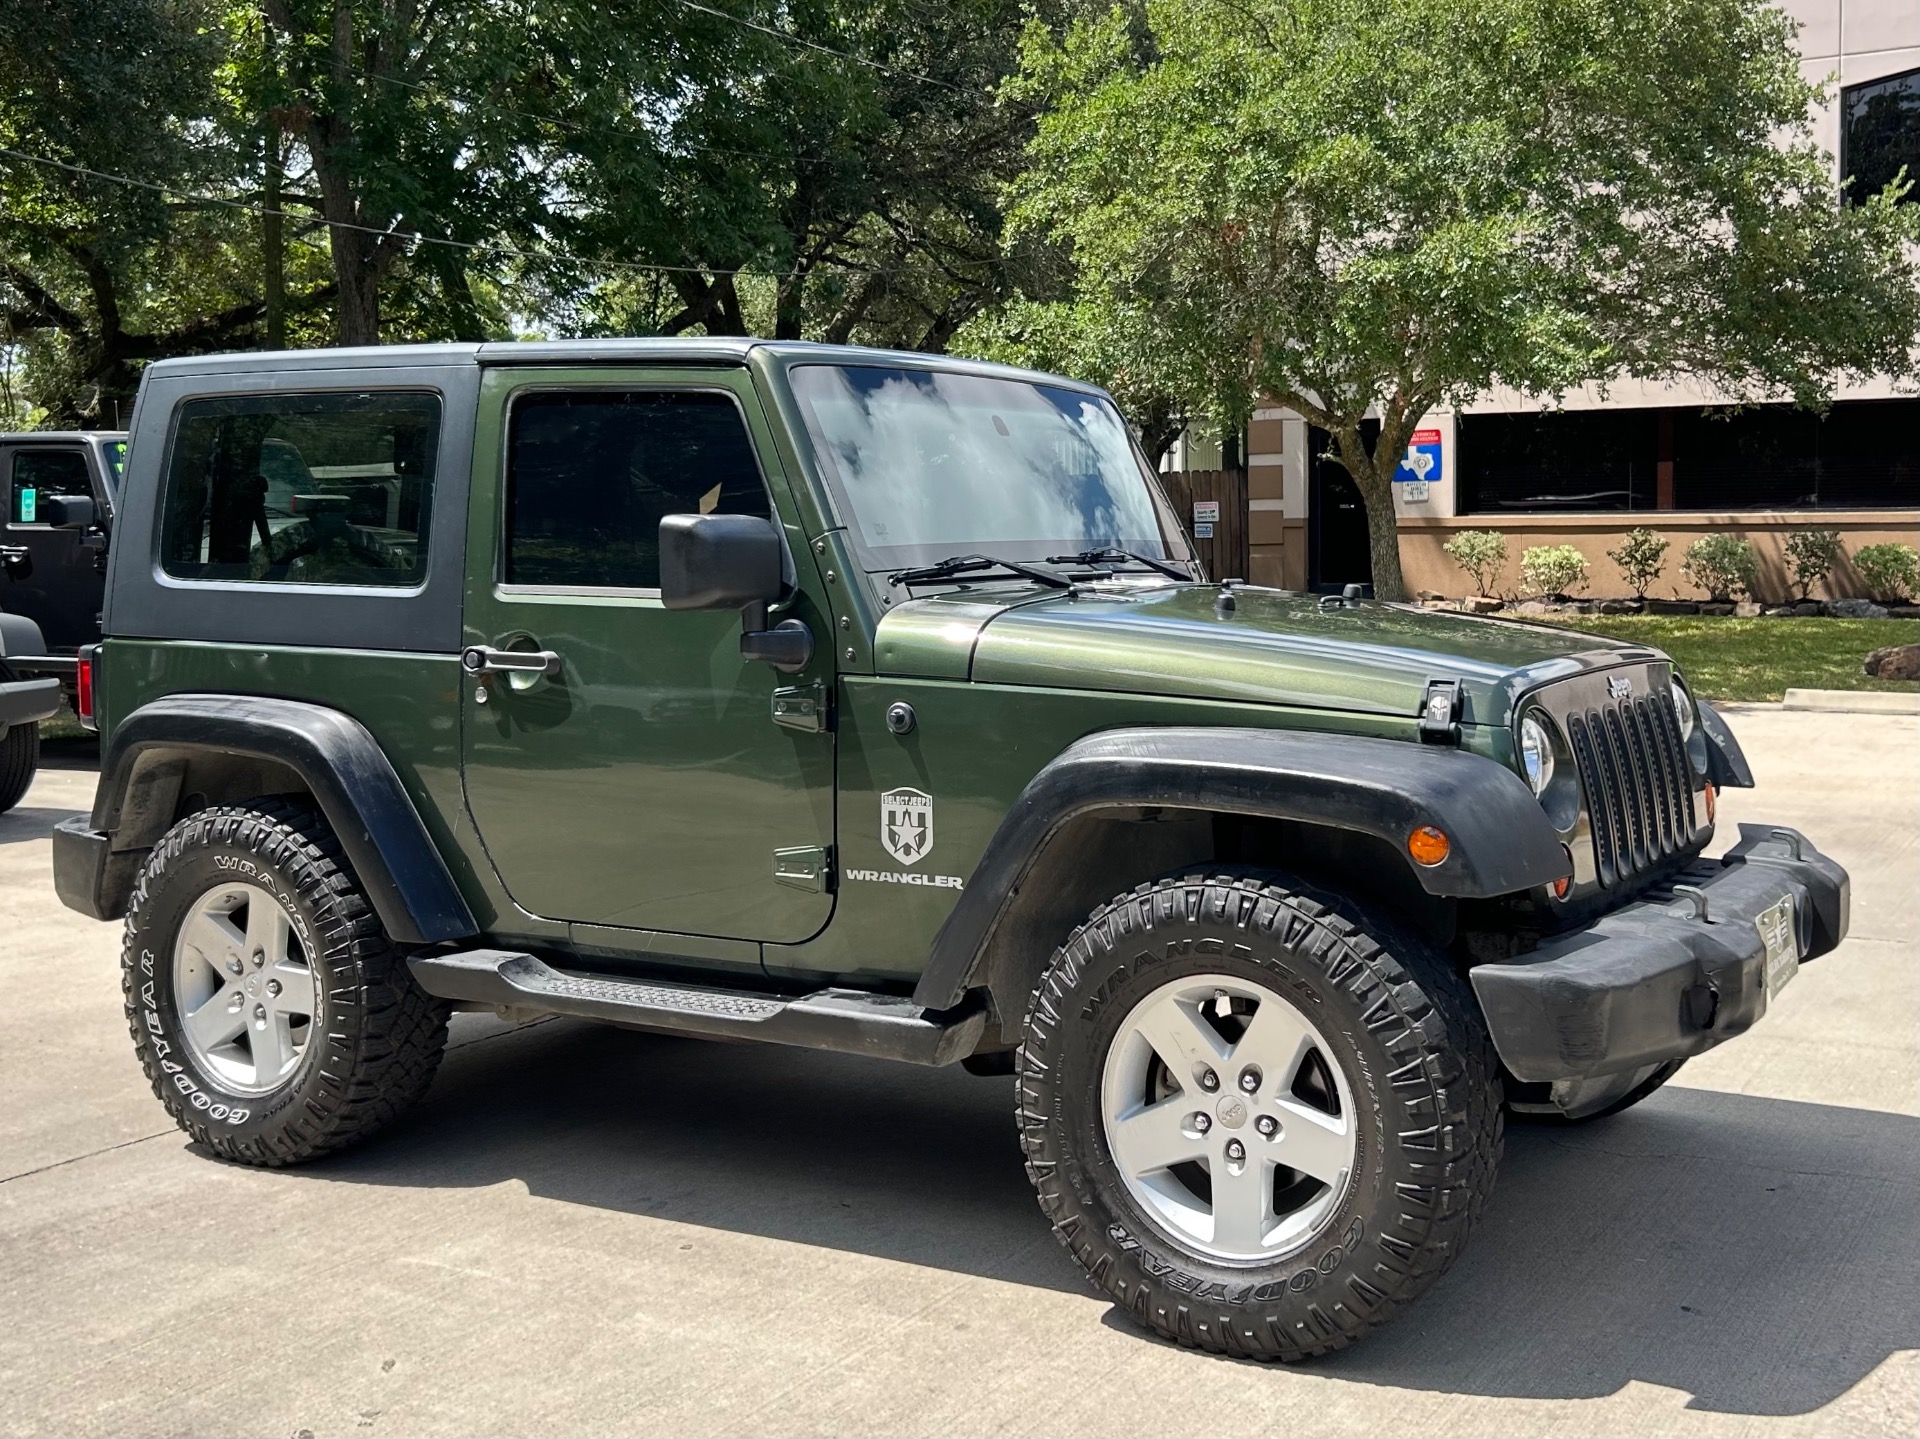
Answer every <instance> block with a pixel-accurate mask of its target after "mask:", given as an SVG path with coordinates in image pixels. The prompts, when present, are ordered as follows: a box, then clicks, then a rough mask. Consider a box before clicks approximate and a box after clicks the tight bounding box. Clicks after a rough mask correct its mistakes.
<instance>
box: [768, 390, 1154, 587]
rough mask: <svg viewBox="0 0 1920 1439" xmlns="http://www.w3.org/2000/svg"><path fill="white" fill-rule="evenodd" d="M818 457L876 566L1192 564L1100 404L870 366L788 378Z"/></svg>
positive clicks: (1072, 393) (1070, 394) (1076, 393)
mask: <svg viewBox="0 0 1920 1439" xmlns="http://www.w3.org/2000/svg"><path fill="white" fill-rule="evenodd" d="M792 383H793V389H794V393H795V394H796V395H797V396H798V397H799V399H800V404H801V409H802V411H803V413H804V414H805V416H806V422H807V432H808V434H809V436H810V437H811V438H812V441H813V450H814V455H815V456H816V457H817V459H818V460H819V463H820V467H821V470H822V471H823V472H824V474H825V476H826V479H827V482H828V484H829V485H831V486H832V487H833V490H834V494H835V497H836V498H837V500H838V501H839V504H840V507H841V510H842V511H843V513H844V515H845V516H846V518H847V519H849V520H850V521H851V522H852V523H853V525H854V527H855V532H856V534H857V535H858V537H859V539H860V541H861V543H862V546H863V548H864V549H865V550H866V551H867V553H868V555H869V556H870V557H871V558H872V559H873V560H874V561H875V562H876V564H877V565H879V566H885V565H891V564H904V565H912V564H921V563H926V562H929V561H932V560H937V559H942V558H945V557H946V556H949V555H956V554H964V553H967V552H969V551H972V550H979V551H982V552H984V553H987V554H990V555H993V556H995V557H996V558H999V559H1012V560H1038V559H1045V558H1046V557H1047V556H1049V555H1058V554H1072V553H1076V552H1078V551H1081V550H1088V549H1093V548H1096V547H1099V546H1106V545H1117V546H1119V547H1121V548H1123V549H1128V550H1133V551H1136V552H1138V553H1140V554H1144V555H1150V556H1152V557H1154V558H1156V559H1159V558H1184V549H1175V548H1174V547H1173V546H1175V545H1176V544H1178V542H1177V541H1175V540H1173V539H1171V538H1170V537H1171V536H1173V535H1175V534H1176V533H1177V526H1176V525H1175V523H1174V521H1173V517H1172V515H1171V514H1170V513H1169V512H1168V511H1166V510H1165V508H1164V507H1163V506H1162V504H1161V503H1160V502H1159V500H1158V497H1157V495H1156V493H1155V491H1154V489H1153V487H1152V484H1151V482H1150V481H1149V479H1148V477H1147V475H1146V473H1145V471H1144V470H1143V468H1142V466H1141V464H1140V462H1139V459H1138V458H1137V456H1136V455H1135V452H1134V449H1133V444H1132V440H1131V437H1130V436H1129V435H1128V433H1127V427H1126V425H1125V423H1124V422H1122V420H1121V419H1120V416H1119V415H1118V414H1117V413H1116V412H1115V410H1114V408H1113V406H1112V405H1110V404H1109V403H1107V401H1106V400H1104V399H1102V398H1101V397H1100V396H1098V395H1090V394H1087V393H1086V392H1084V391H1081V390H1070V389H1066V388H1064V387H1059V386H1052V385H1037V384H1030V383H1027V382H1025V381H1020V380H1002V379H994V378H987V377H982V376H978V375H961V374H950V373H942V372H939V371H927V370H894V369H881V368H877V367H874V368H870V367H867V366H838V365H832V366H829V365H804V366H799V367H796V368H795V369H794V370H793V371H792Z"/></svg>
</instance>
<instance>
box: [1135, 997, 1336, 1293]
mask: <svg viewBox="0 0 1920 1439" xmlns="http://www.w3.org/2000/svg"><path fill="white" fill-rule="evenodd" d="M1101 1110H1102V1115H1103V1117H1104V1120H1105V1127H1106V1137H1107V1145H1108V1148H1109V1150H1110V1152H1111V1153H1112V1155H1113V1160H1114V1165H1115V1167H1116V1169H1117V1170H1118V1171H1119V1173H1120V1176H1121V1178H1122V1180H1123V1181H1124V1182H1125V1184H1126V1186H1127V1189H1128V1191H1129V1192H1130V1193H1131V1194H1132V1195H1133V1197H1134V1199H1135V1201H1136V1202H1138V1203H1139V1204H1140V1206H1141V1207H1142V1208H1143V1209H1144V1210H1145V1211H1146V1213H1147V1214H1148V1215H1149V1216H1150V1217H1151V1218H1153V1219H1154V1220H1155V1221H1156V1222H1157V1223H1159V1224H1161V1225H1162V1226H1164V1227H1165V1228H1166V1230H1167V1231H1168V1233H1169V1235H1170V1236H1171V1237H1173V1238H1175V1239H1176V1240H1179V1241H1180V1242H1182V1243H1185V1244H1187V1245H1189V1246H1190V1247H1192V1248H1195V1249H1197V1250H1199V1251H1200V1252H1202V1253H1204V1254H1207V1255H1210V1256H1212V1257H1214V1258H1218V1259H1226V1260H1240V1261H1264V1260H1271V1259H1276V1258H1279V1257H1282V1256H1284V1255H1286V1254H1289V1253H1291V1252H1293V1251H1294V1250H1296V1249H1298V1248H1300V1247H1301V1246H1302V1245H1304V1244H1306V1243H1307V1242H1308V1241H1309V1240H1311V1239H1312V1238H1313V1237H1314V1235H1315V1234H1316V1233H1317V1232H1318V1231H1319V1229H1320V1228H1321V1226H1322V1225H1323V1224H1324V1223H1325V1221H1326V1220H1327V1218H1328V1217H1329V1216H1330V1215H1331V1214H1332V1212H1333V1210H1334V1208H1335V1207H1336V1206H1337V1204H1338V1202H1339V1199H1340V1195H1341V1191H1342V1190H1343V1189H1344V1187H1345V1185H1346V1182H1347V1178H1348V1176H1349V1175H1350V1174H1351V1173H1352V1171H1353V1162H1354V1148H1355V1134H1356V1130H1355V1125H1354V1117H1353V1116H1354V1103H1353V1094H1352V1091H1351V1089H1350V1088H1349V1086H1348V1083H1347V1079H1346V1076H1345V1075H1344V1074H1343V1073H1342V1072H1341V1069H1340V1066H1339V1065H1338V1064H1337V1063H1336V1062H1335V1061H1334V1060H1333V1058H1332V1056H1331V1053H1330V1052H1329V1050H1328V1048H1327V1046H1326V1044H1325V1041H1324V1040H1323V1038H1322V1037H1321V1034H1320V1031H1319V1030H1318V1029H1317V1028H1316V1027H1315V1025H1314V1023H1313V1021H1312V1020H1311V1019H1309V1018H1308V1017H1307V1015H1306V1014H1305V1013H1304V1012H1303V1011H1302V1010H1301V1009H1300V1008H1299V1007H1298V1006H1297V1005H1295V1004H1292V1003H1290V1002H1289V1001H1288V1000H1286V999H1283V998H1282V997H1281V996H1280V995H1279V994H1277V993H1276V992H1275V991H1274V990H1272V989H1270V988H1268V987H1267V986H1266V985H1263V984H1259V983H1256V982H1253V981H1251V980H1248V979H1244V978H1241V977H1238V976H1233V975H1225V974H1199V975H1190V976H1187V977H1184V978H1181V979H1178V980H1175V981H1173V982H1171V983H1168V984H1165V985H1162V986H1161V987H1160V988H1159V989H1157V990H1154V991H1153V992H1152V993H1151V994H1149V995H1147V996H1146V997H1145V998H1144V999H1142V1000H1141V1001H1140V1003H1139V1004H1138V1005H1136V1006H1135V1007H1134V1009H1133V1011H1132V1012H1131V1013H1130V1014H1129V1015H1128V1016H1127V1018H1126V1019H1125V1021H1124V1022H1123V1023H1122V1025H1121V1028H1120V1032H1119V1033H1118V1034H1117V1035H1116V1036H1115V1038H1114V1042H1113V1044H1112V1046H1111V1048H1110V1049H1109V1050H1108V1052H1107V1063H1106V1069H1105V1073H1104V1075H1103V1076H1102V1080H1101Z"/></svg>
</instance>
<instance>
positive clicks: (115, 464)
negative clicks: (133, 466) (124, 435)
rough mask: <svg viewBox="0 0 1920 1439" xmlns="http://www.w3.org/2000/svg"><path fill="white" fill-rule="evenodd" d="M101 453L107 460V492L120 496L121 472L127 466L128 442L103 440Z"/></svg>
mask: <svg viewBox="0 0 1920 1439" xmlns="http://www.w3.org/2000/svg"><path fill="white" fill-rule="evenodd" d="M100 453H101V454H102V455H104V456H106V460H107V493H108V494H110V495H114V496H118V495H119V493H120V472H121V471H122V470H124V469H125V468H126V467H127V442H126V441H125V440H103V441H101V444H100Z"/></svg>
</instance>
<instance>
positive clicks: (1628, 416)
mask: <svg viewBox="0 0 1920 1439" xmlns="http://www.w3.org/2000/svg"><path fill="white" fill-rule="evenodd" d="M1454 423H1455V434H1456V435H1457V436H1458V437H1459V438H1458V443H1459V447H1460V457H1459V475H1460V513H1461V514H1479V513H1486V512H1490V511H1498V510H1517V511H1538V510H1650V509H1652V508H1653V507H1654V503H1655V484H1654V481H1655V464H1656V462H1657V460H1658V457H1659V415H1658V412H1656V411H1654V410H1563V411H1557V412H1554V411H1549V412H1544V413H1541V414H1531V415H1461V416H1460V417H1459V418H1458V419H1457V420H1456V421H1455V422H1454Z"/></svg>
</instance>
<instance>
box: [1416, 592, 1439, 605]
mask: <svg viewBox="0 0 1920 1439" xmlns="http://www.w3.org/2000/svg"><path fill="white" fill-rule="evenodd" d="M1413 597H1414V598H1415V599H1416V600H1418V601H1420V603H1421V604H1423V605H1430V604H1432V603H1433V602H1434V601H1435V600H1444V599H1446V596H1445V595H1443V594H1441V593H1440V591H1438V590H1415V591H1414V592H1413Z"/></svg>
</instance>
